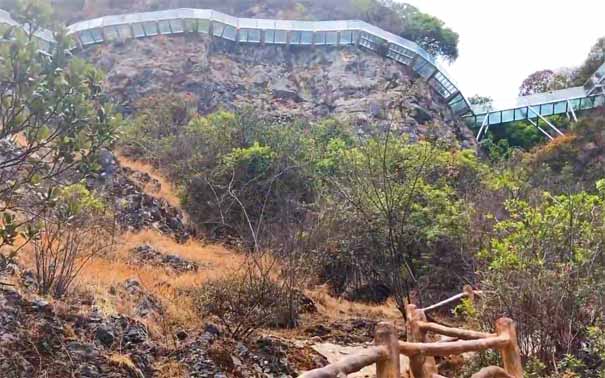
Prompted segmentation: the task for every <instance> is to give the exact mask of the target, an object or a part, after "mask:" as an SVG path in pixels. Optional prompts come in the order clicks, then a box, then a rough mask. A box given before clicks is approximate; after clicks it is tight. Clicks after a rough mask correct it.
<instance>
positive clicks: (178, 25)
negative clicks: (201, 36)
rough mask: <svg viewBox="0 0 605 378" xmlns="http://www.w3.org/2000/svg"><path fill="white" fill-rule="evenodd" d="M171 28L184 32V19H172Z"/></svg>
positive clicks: (174, 31)
mask: <svg viewBox="0 0 605 378" xmlns="http://www.w3.org/2000/svg"><path fill="white" fill-rule="evenodd" d="M170 29H172V32H173V33H182V32H184V31H185V25H184V24H183V20H180V19H175V20H170Z"/></svg>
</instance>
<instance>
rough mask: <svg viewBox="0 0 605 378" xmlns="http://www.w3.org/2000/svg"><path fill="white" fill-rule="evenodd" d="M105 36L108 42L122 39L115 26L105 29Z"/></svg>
mask: <svg viewBox="0 0 605 378" xmlns="http://www.w3.org/2000/svg"><path fill="white" fill-rule="evenodd" d="M103 34H104V35H105V39H106V40H108V41H114V40H116V39H118V38H119V37H120V36H119V35H118V30H117V29H116V28H115V27H113V26H106V27H105V28H103Z"/></svg>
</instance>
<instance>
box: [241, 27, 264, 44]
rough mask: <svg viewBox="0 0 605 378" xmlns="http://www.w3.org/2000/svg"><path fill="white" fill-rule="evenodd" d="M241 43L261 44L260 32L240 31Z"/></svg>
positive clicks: (254, 30)
mask: <svg viewBox="0 0 605 378" xmlns="http://www.w3.org/2000/svg"><path fill="white" fill-rule="evenodd" d="M239 41H240V42H249V43H259V42H260V30H256V29H240V31H239Z"/></svg>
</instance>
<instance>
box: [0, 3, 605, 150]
mask: <svg viewBox="0 0 605 378" xmlns="http://www.w3.org/2000/svg"><path fill="white" fill-rule="evenodd" d="M2 26H3V27H4V29H6V27H7V26H8V27H19V28H22V29H24V30H25V31H27V30H28V26H27V25H20V24H19V23H17V22H16V21H15V20H14V19H12V18H11V16H10V14H9V13H8V12H6V11H3V10H0V27H2ZM0 31H2V32H4V31H5V30H1V29H0ZM183 33H202V34H207V35H210V36H212V37H216V38H221V39H225V40H228V41H232V42H234V43H243V44H251V45H255V44H256V45H289V46H309V47H313V46H351V45H355V46H360V47H362V48H366V49H368V50H372V51H374V52H376V53H378V54H380V55H383V56H385V57H387V58H390V59H392V60H395V61H396V62H398V63H400V64H402V65H405V66H408V67H410V68H411V69H412V70H413V71H414V72H416V73H417V74H418V75H419V76H421V77H422V78H424V79H425V80H426V81H427V82H428V83H429V85H430V86H431V87H432V88H433V89H434V90H435V91H436V92H437V93H438V94H439V95H440V96H441V97H442V98H443V99H444V100H445V101H446V102H447V103H448V105H449V106H450V108H451V109H452V111H453V112H454V114H456V115H457V116H460V117H463V118H464V119H465V120H466V121H467V122H468V123H469V125H470V126H471V127H474V128H478V129H479V132H478V134H477V139H478V140H479V139H481V137H482V136H484V135H485V134H486V133H487V130H488V129H489V127H490V126H498V125H503V124H508V123H512V122H515V121H529V122H531V123H533V124H534V125H535V126H536V127H538V128H539V129H540V130H541V131H542V132H543V133H544V134H545V135H546V136H548V137H549V138H552V135H551V134H552V132H553V131H554V132H555V133H558V134H562V133H561V131H560V130H559V129H557V128H556V126H555V125H553V124H552V122H551V121H549V120H548V119H547V118H546V117H549V116H552V115H559V114H566V115H568V116H569V117H570V119H574V120H575V119H576V113H577V112H581V111H584V110H589V109H593V108H596V107H599V106H603V105H605V90H604V88H605V63H604V64H603V65H602V66H601V67H600V68H599V69H598V70H597V71H596V72H595V73H594V75H593V76H592V77H591V78H590V80H588V82H587V83H586V84H585V85H584V86H582V87H573V88H567V89H563V90H559V91H553V92H548V93H539V94H535V95H531V96H525V97H519V98H517V99H516V100H515V101H514V102H512V103H510V104H504V105H500V106H499V107H497V108H494V107H493V106H492V105H470V104H469V102H468V101H467V99H466V98H465V97H464V95H463V94H462V93H461V92H460V90H459V89H458V86H457V85H456V84H455V83H454V81H453V80H452V79H451V78H450V76H449V75H448V74H447V73H446V71H445V69H444V68H443V67H442V66H441V65H440V64H439V63H438V62H437V61H436V60H435V58H434V57H432V56H431V55H430V54H429V53H427V52H426V51H425V50H424V49H423V48H422V47H420V46H419V45H418V44H416V43H414V42H412V41H409V40H407V39H404V38H402V37H400V36H397V35H395V34H393V33H389V32H387V31H385V30H382V29H380V28H378V27H376V26H373V25H370V24H368V23H366V22H363V21H358V20H348V21H289V20H269V19H253V18H238V17H232V16H229V15H227V14H224V13H221V12H217V11H214V10H209V9H190V8H181V9H171V10H163V11H156V12H143V13H130V14H123V15H115V16H105V17H99V18H95V19H91V20H86V21H82V22H78V23H75V24H72V25H69V26H68V27H67V34H68V35H71V36H73V37H74V38H73V40H74V43H75V45H74V46H72V47H73V48H83V47H86V46H91V45H95V44H99V43H103V42H112V41H124V40H127V39H133V38H147V37H153V36H158V35H170V34H183ZM35 38H36V39H37V41H38V42H39V48H40V49H41V50H42V51H45V52H51V51H52V50H53V48H54V46H55V44H56V43H55V40H54V38H53V33H52V32H51V31H49V30H39V31H37V32H36V33H35ZM540 121H543V123H545V124H546V125H548V127H550V129H551V132H550V133H549V132H547V131H546V130H545V129H544V128H542V127H540V125H539V123H540Z"/></svg>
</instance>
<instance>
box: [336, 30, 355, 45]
mask: <svg viewBox="0 0 605 378" xmlns="http://www.w3.org/2000/svg"><path fill="white" fill-rule="evenodd" d="M338 43H339V44H340V45H343V46H344V45H351V44H353V43H354V41H353V32H352V31H350V30H345V31H341V32H340V34H339V38H338Z"/></svg>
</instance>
